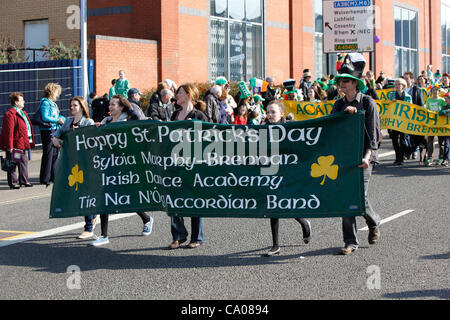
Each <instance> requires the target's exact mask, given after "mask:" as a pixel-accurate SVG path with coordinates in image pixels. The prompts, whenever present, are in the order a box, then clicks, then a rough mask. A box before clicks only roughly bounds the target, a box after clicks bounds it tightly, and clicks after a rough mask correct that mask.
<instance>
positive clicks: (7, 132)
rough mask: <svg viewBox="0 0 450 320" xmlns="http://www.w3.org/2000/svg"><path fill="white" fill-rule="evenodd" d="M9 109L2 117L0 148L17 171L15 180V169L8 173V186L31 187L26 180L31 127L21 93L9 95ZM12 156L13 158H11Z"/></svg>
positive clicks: (32, 143)
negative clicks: (12, 162)
mask: <svg viewBox="0 0 450 320" xmlns="http://www.w3.org/2000/svg"><path fill="white" fill-rule="evenodd" d="M9 101H10V103H11V106H12V107H11V108H10V109H9V110H8V111H7V112H6V113H5V114H4V116H3V125H2V133H1V136H0V148H1V149H3V150H5V151H6V158H7V159H9V160H12V161H14V162H15V163H16V167H18V169H19V178H18V179H17V174H16V167H14V169H12V170H10V171H8V173H7V179H8V185H9V187H10V188H11V189H20V187H21V186H25V187H32V186H33V185H32V184H31V183H30V182H29V180H28V155H29V150H30V149H32V148H34V137H33V126H32V125H31V121H30V118H29V117H28V114H27V113H26V112H25V110H23V109H24V107H25V100H24V99H23V94H22V93H21V92H13V93H11V94H10V95H9ZM13 155H14V157H13Z"/></svg>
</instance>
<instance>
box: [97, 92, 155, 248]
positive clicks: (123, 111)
mask: <svg viewBox="0 0 450 320" xmlns="http://www.w3.org/2000/svg"><path fill="white" fill-rule="evenodd" d="M109 111H110V116H109V117H106V118H105V119H103V120H102V122H101V124H96V125H97V126H100V125H104V124H107V123H113V122H120V121H127V120H128V118H129V117H133V107H132V106H131V103H130V102H128V100H127V99H125V97H123V96H122V95H115V96H113V97H112V99H111V101H110V102H109ZM130 114H131V115H130ZM137 214H138V216H139V217H140V218H141V219H142V223H143V224H144V228H143V229H142V235H143V236H148V235H150V233H152V226H153V218H152V217H150V216H149V215H148V214H147V213H146V212H137ZM108 222H109V215H108V214H101V215H100V223H101V228H102V235H101V236H100V237H99V238H97V239H96V240H94V241H92V242H91V246H94V247H99V246H103V245H105V244H108V243H109V238H108Z"/></svg>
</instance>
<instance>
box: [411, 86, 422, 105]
mask: <svg viewBox="0 0 450 320" xmlns="http://www.w3.org/2000/svg"><path fill="white" fill-rule="evenodd" d="M411 98H412V103H413V104H415V105H418V106H421V107H423V105H424V104H425V103H424V101H423V96H422V90H420V88H419V86H417V85H414V86H413V87H412V91H411Z"/></svg>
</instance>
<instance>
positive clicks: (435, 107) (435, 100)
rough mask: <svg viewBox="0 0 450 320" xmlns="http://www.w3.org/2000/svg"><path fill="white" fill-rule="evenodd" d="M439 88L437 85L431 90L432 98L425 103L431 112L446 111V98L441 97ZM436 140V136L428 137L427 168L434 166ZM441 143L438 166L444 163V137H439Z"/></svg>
mask: <svg viewBox="0 0 450 320" xmlns="http://www.w3.org/2000/svg"><path fill="white" fill-rule="evenodd" d="M439 91H440V89H439V86H438V85H435V86H433V87H432V88H431V98H429V99H428V100H427V102H426V103H425V108H426V109H428V110H429V111H433V112H436V113H441V112H442V111H444V110H446V108H447V103H446V102H445V99H444V98H441V97H439ZM434 140H435V136H428V138H427V159H426V160H425V165H426V166H432V165H433V153H434ZM438 142H439V159H438V160H437V164H439V163H440V162H442V161H443V158H444V137H438Z"/></svg>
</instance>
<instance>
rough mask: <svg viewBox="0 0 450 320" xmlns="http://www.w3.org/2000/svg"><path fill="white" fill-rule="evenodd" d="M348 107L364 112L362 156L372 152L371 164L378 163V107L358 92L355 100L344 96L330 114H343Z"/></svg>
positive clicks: (379, 130) (369, 98)
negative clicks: (369, 151) (368, 151)
mask: <svg viewBox="0 0 450 320" xmlns="http://www.w3.org/2000/svg"><path fill="white" fill-rule="evenodd" d="M348 106H353V107H356V108H357V109H358V110H365V111H366V113H365V130H364V131H365V134H364V154H365V153H366V152H367V150H369V149H370V150H372V155H371V157H370V161H371V162H377V161H378V145H379V142H380V140H381V123H380V114H379V112H378V107H377V104H376V102H375V100H373V99H372V98H371V97H369V96H366V95H364V94H362V93H361V92H358V94H357V95H356V97H355V100H353V101H348V100H347V98H346V97H345V96H344V97H343V98H341V99H339V100H337V101H336V102H335V103H334V107H333V110H331V113H332V114H333V113H337V112H343V111H344V110H345V108H347V107H348Z"/></svg>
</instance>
